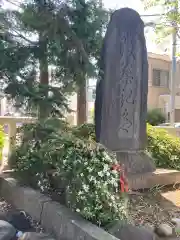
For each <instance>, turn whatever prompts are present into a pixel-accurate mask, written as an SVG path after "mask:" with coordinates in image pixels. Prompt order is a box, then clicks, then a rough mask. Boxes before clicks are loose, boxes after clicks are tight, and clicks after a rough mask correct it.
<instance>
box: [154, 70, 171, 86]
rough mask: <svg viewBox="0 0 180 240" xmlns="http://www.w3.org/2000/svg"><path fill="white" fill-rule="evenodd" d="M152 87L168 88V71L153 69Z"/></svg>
mask: <svg viewBox="0 0 180 240" xmlns="http://www.w3.org/2000/svg"><path fill="white" fill-rule="evenodd" d="M153 86H156V87H167V88H169V71H165V70H160V69H153Z"/></svg>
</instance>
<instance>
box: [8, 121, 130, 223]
mask: <svg viewBox="0 0 180 240" xmlns="http://www.w3.org/2000/svg"><path fill="white" fill-rule="evenodd" d="M85 128H86V127H85V126H81V127H80V128H73V129H69V128H64V127H63V128H61V131H58V130H57V128H54V130H53V131H49V130H48V131H47V132H48V134H43V139H41V138H40V137H39V136H42V132H43V133H45V132H46V125H44V124H41V123H38V124H34V126H33V127H32V129H36V131H37V129H41V131H39V130H38V132H40V133H41V134H39V133H38V134H37V132H36V131H34V130H33V134H32V131H30V130H29V131H30V132H31V134H29V131H27V129H26V134H27V132H28V134H27V135H28V136H30V135H31V139H29V140H28V141H27V138H26V141H23V142H22V144H21V145H20V147H18V148H17V149H15V150H14V154H13V155H12V157H11V163H12V164H13V167H14V168H15V170H16V174H17V176H18V177H19V178H20V179H21V180H23V182H24V179H26V182H27V183H28V184H31V185H33V186H36V187H37V186H38V187H39V188H40V189H41V190H43V191H45V190H48V189H49V188H51V187H52V182H51V178H49V176H48V171H49V170H51V169H55V174H56V179H57V180H59V181H60V182H61V184H62V185H63V187H64V189H65V193H66V199H65V200H66V205H67V206H68V207H70V208H71V209H72V210H73V211H76V212H78V213H79V214H81V215H82V216H83V217H84V218H86V219H88V220H90V221H92V222H93V223H96V224H98V225H102V226H104V225H106V224H108V223H110V222H112V221H115V220H123V221H126V218H127V216H126V214H127V212H126V205H125V200H126V199H125V198H124V197H123V196H122V195H121V194H120V193H119V176H118V175H119V174H118V173H117V172H116V171H112V169H111V168H112V165H114V164H116V163H117V162H116V159H115V158H114V157H113V156H110V155H109V154H108V153H107V151H106V149H105V148H103V147H102V146H101V145H99V144H96V143H95V142H93V141H91V140H89V139H85V137H84V134H85V133H84V129H85ZM48 129H49V127H48ZM50 129H51V128H50ZM80 129H81V130H82V129H83V131H82V132H83V134H82V133H81V131H80ZM89 129H90V128H88V130H89ZM85 132H86V131H85ZM86 133H87V132H86ZM37 135H38V137H37ZM78 135H80V137H77V136H78ZM85 135H86V134H85ZM87 138H88V137H87ZM24 139H25V138H24ZM44 139H45V140H44Z"/></svg>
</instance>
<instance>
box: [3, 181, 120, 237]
mask: <svg viewBox="0 0 180 240" xmlns="http://www.w3.org/2000/svg"><path fill="white" fill-rule="evenodd" d="M0 194H1V196H2V197H4V198H5V199H6V200H7V201H8V202H9V203H11V204H13V205H14V206H15V207H16V208H17V209H19V210H24V211H25V212H27V213H28V214H30V215H31V217H32V218H33V219H35V220H36V221H39V222H40V223H41V224H42V226H43V227H44V228H45V230H47V231H48V232H49V233H52V234H54V235H55V237H56V239H57V240H62V239H64V240H85V239H86V240H118V239H117V238H116V237H114V236H112V235H110V234H109V233H108V232H106V231H104V230H103V229H101V228H99V227H97V226H95V225H93V224H91V223H90V222H88V221H86V220H84V219H82V218H81V217H80V216H79V215H77V214H76V213H73V212H72V211H71V210H70V209H68V208H66V207H65V206H63V205H61V204H59V203H57V202H53V201H52V200H51V199H50V198H49V197H46V196H45V195H43V194H41V193H40V192H38V191H36V190H33V189H32V188H29V187H21V186H20V185H19V184H18V182H17V181H16V180H15V179H14V178H0Z"/></svg>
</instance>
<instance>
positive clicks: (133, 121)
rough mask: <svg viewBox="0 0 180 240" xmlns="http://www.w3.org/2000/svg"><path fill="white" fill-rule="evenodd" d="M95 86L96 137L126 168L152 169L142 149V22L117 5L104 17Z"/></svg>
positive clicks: (144, 67)
mask: <svg viewBox="0 0 180 240" xmlns="http://www.w3.org/2000/svg"><path fill="white" fill-rule="evenodd" d="M100 67H101V71H100V79H99V81H98V83H97V87H96V101H95V126H96V140H97V142H100V143H102V144H103V145H104V146H106V147H107V148H108V149H109V150H111V151H114V152H116V153H117V159H118V161H120V162H122V163H124V164H125V166H126V170H127V172H128V173H145V172H151V171H154V170H155V166H154V164H153V161H152V160H151V159H150V157H149V156H147V155H146V154H145V152H144V149H145V147H146V115H147V94H148V61H147V49H146V41H145V37H144V23H143V21H142V20H141V18H140V16H139V14H138V13H137V12H136V11H134V10H132V9H130V8H122V9H120V10H117V11H115V12H114V13H113V14H112V16H111V20H110V22H109V25H108V28H107V32H106V35H105V38H104V43H103V47H102V53H101V66H100Z"/></svg>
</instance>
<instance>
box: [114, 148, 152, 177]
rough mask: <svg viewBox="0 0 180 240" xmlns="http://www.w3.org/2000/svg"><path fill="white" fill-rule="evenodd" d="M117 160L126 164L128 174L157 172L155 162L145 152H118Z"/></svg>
mask: <svg viewBox="0 0 180 240" xmlns="http://www.w3.org/2000/svg"><path fill="white" fill-rule="evenodd" d="M116 156H117V160H118V162H119V163H120V164H124V166H125V171H126V173H127V174H140V173H148V172H153V171H155V170H156V168H155V165H154V162H153V161H152V159H151V158H150V157H149V156H148V155H147V154H146V153H145V152H144V151H128V152H117V153H116Z"/></svg>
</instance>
